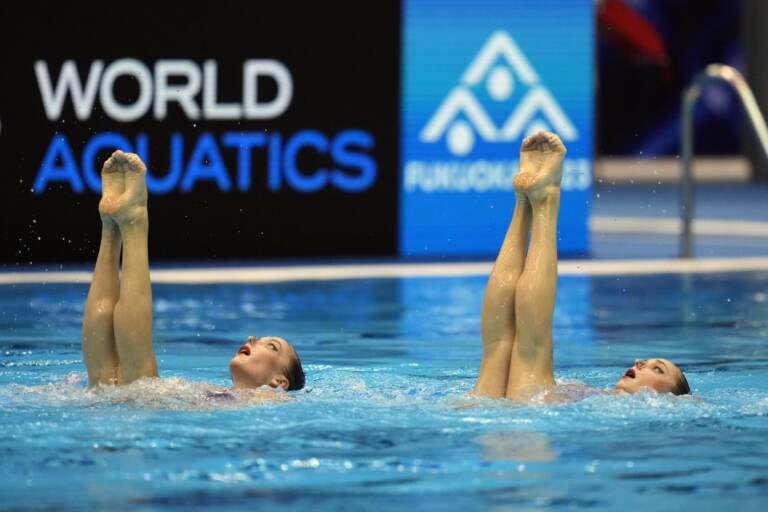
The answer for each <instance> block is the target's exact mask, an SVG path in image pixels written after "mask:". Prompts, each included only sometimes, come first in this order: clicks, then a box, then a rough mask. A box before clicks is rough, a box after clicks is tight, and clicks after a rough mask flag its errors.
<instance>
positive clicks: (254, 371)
mask: <svg viewBox="0 0 768 512" xmlns="http://www.w3.org/2000/svg"><path fill="white" fill-rule="evenodd" d="M294 354H295V352H294V350H293V347H292V346H291V344H290V343H288V342H287V341H286V340H284V339H283V338H280V337H277V336H265V337H263V338H256V337H254V336H250V337H249V338H248V341H246V342H245V344H244V345H242V346H241V347H240V348H239V349H238V350H237V353H236V354H235V357H233V358H232V360H231V361H230V362H229V373H230V374H231V375H232V383H233V384H234V385H235V387H236V388H258V387H260V386H270V387H273V388H282V389H285V390H287V389H288V388H289V386H290V382H289V380H288V377H287V375H288V370H287V369H288V368H289V367H290V365H291V358H292V356H293V357H295V355H294Z"/></svg>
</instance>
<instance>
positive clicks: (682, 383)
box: [672, 368, 691, 395]
mask: <svg viewBox="0 0 768 512" xmlns="http://www.w3.org/2000/svg"><path fill="white" fill-rule="evenodd" d="M678 370H680V369H679V368H678ZM672 393H674V394H675V395H690V394H691V387H690V386H689V385H688V379H686V378H685V374H684V373H683V370H680V378H679V379H677V380H675V387H674V388H672Z"/></svg>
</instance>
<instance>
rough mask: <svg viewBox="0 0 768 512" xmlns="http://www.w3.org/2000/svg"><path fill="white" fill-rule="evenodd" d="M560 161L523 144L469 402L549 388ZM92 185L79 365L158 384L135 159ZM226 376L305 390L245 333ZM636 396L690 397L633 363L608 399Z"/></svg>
mask: <svg viewBox="0 0 768 512" xmlns="http://www.w3.org/2000/svg"><path fill="white" fill-rule="evenodd" d="M564 156H565V146H563V143H562V142H561V141H560V139H559V138H558V137H557V136H556V135H554V134H552V133H546V132H539V133H536V134H535V135H531V136H530V137H528V138H526V139H525V140H524V141H523V144H522V147H521V149H520V169H519V171H518V173H517V175H516V176H515V181H514V186H515V195H516V203H515V210H514V215H513V218H512V222H511V223H510V226H509V229H508V230H507V233H506V236H505V237H504V242H503V243H502V246H501V249H500V250H499V254H498V256H497V258H496V263H495V265H494V267H493V270H492V271H491V275H490V277H489V279H488V285H487V288H486V291H485V298H484V300H483V311H482V318H481V332H482V340H483V356H482V359H481V363H480V374H479V376H478V379H477V383H476V384H475V387H474V390H473V394H474V395H477V396H484V397H490V398H510V399H515V400H528V399H530V398H532V397H533V396H534V395H535V394H536V393H538V392H539V391H540V390H542V389H545V390H546V389H553V388H555V386H556V384H555V379H554V373H553V360H552V349H553V337H552V315H553V310H554V303H555V292H556V287H557V215H558V210H559V207H560V180H561V178H562V161H563V158H564ZM101 177H102V198H101V201H100V202H99V214H100V216H101V222H102V231H101V243H100V246H99V252H98V256H97V258H96V265H95V268H94V272H93V277H92V281H91V286H90V289H89V291H88V298H87V301H86V305H85V312H84V318H83V359H84V361H85V365H86V367H87V370H88V382H89V385H90V386H91V387H94V386H98V385H105V384H118V385H122V384H129V383H131V382H133V381H135V380H137V379H140V378H143V377H158V368H157V360H156V358H155V353H154V348H153V345H152V290H151V284H150V277H149V251H148V247H147V237H148V232H149V216H148V213H147V187H146V166H145V165H144V163H143V162H142V161H141V159H140V158H139V157H138V155H135V154H132V153H123V152H122V151H119V150H118V151H115V152H114V153H113V154H112V156H111V157H110V158H109V159H108V160H107V161H106V162H105V163H104V166H103V168H102V172H101ZM529 238H530V241H529ZM121 252H122V258H121ZM121 260H122V265H121ZM120 267H122V273H120V272H119V269H120ZM229 370H230V375H231V378H232V384H233V387H234V388H236V389H254V390H259V389H261V388H262V387H264V386H268V387H269V388H274V389H277V390H284V391H292V390H298V389H302V388H303V387H304V383H305V378H304V371H303V369H302V366H301V361H300V359H299V356H298V353H297V352H296V349H295V348H294V347H293V346H292V345H291V344H290V343H289V342H288V341H287V340H286V339H284V338H281V337H278V336H264V337H258V338H257V337H254V336H250V337H249V338H248V339H247V341H246V342H245V343H244V344H243V345H241V346H240V347H239V348H238V349H237V352H236V353H235V355H234V357H233V358H232V360H231V361H230V363H229ZM644 389H647V390H651V391H655V392H658V393H673V394H676V395H680V394H687V393H690V389H689V387H688V383H687V381H686V379H685V376H684V375H683V373H682V371H680V369H679V368H678V367H677V366H676V365H674V364H673V363H672V362H671V361H669V360H667V359H660V358H655V359H648V360H637V361H635V364H634V366H633V367H631V368H630V369H628V370H627V372H626V373H625V374H624V376H623V377H622V378H621V379H620V380H619V381H618V383H617V384H616V390H617V391H619V392H625V393H635V392H638V391H640V390H644Z"/></svg>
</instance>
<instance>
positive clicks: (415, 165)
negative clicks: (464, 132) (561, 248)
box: [403, 158, 592, 193]
mask: <svg viewBox="0 0 768 512" xmlns="http://www.w3.org/2000/svg"><path fill="white" fill-rule="evenodd" d="M517 167H518V161H517V160H497V161H489V160H474V161H469V162H465V161H459V160H455V161H451V160H447V161H434V162H429V161H419V160H414V161H411V162H407V163H406V164H405V178H404V180H403V187H404V189H405V191H406V192H417V191H418V192H426V193H435V192H488V191H511V190H512V189H513V183H512V180H513V178H514V176H515V173H516V172H517ZM591 183H592V173H591V165H590V161H589V160H587V159H586V158H578V159H566V160H565V162H564V164H563V181H562V188H563V190H586V189H588V188H589V186H590V184H591Z"/></svg>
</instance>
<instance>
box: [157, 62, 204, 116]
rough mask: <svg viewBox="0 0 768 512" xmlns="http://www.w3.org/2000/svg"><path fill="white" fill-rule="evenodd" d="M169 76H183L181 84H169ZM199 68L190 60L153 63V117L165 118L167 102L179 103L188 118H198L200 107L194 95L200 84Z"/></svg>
mask: <svg viewBox="0 0 768 512" xmlns="http://www.w3.org/2000/svg"><path fill="white" fill-rule="evenodd" d="M171 76H177V77H182V76H183V77H184V78H185V79H186V82H185V83H183V84H174V85H170V84H169V83H168V78H169V77H171ZM202 81H203V80H202V77H201V75H200V68H199V67H197V65H196V64H195V63H194V62H192V61H191V60H181V59H179V60H159V61H157V63H156V64H155V119H165V118H166V116H167V115H168V102H169V101H175V102H177V103H178V104H179V106H180V107H181V109H182V110H183V111H184V114H185V115H186V116H187V118H189V119H200V107H199V106H198V105H197V103H196V102H195V96H196V95H197V93H199V92H200V86H201V85H202Z"/></svg>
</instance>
